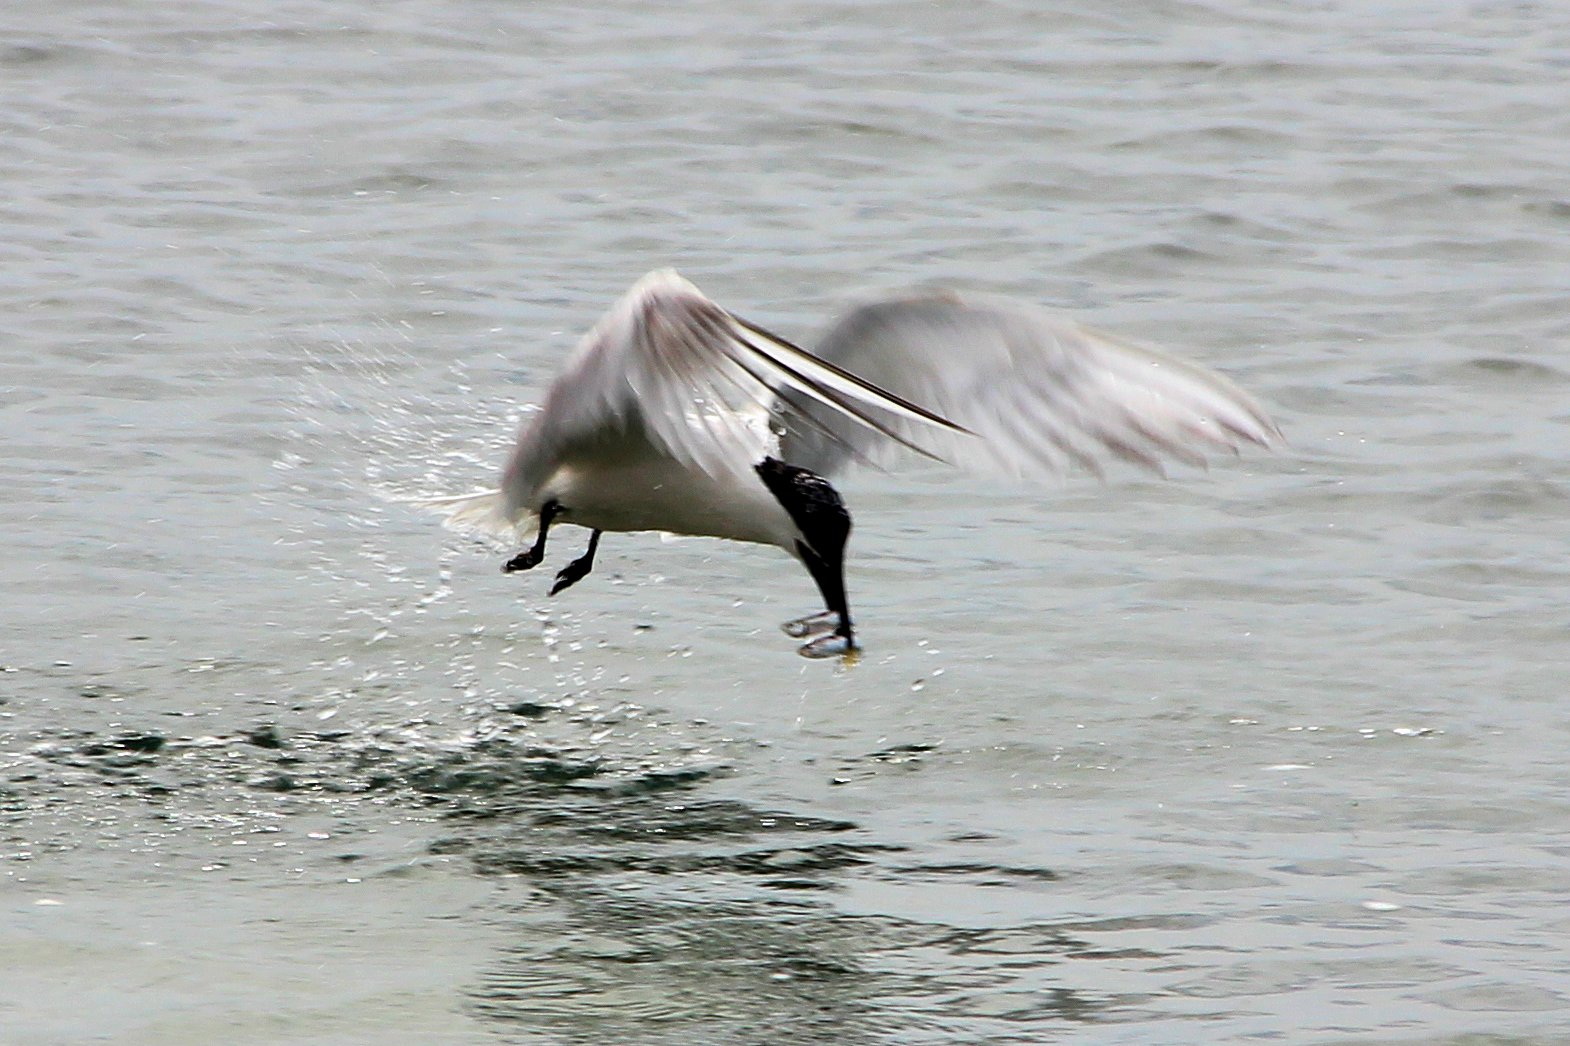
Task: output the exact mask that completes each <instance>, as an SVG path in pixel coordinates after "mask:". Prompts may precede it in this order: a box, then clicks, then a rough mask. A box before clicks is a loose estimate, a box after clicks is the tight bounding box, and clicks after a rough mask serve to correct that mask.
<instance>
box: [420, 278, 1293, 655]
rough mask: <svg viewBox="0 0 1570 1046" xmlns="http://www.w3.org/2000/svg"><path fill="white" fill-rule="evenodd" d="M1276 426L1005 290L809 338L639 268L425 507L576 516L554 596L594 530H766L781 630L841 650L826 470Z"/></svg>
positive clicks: (1201, 377) (593, 540)
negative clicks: (778, 575) (468, 474)
mask: <svg viewBox="0 0 1570 1046" xmlns="http://www.w3.org/2000/svg"><path fill="white" fill-rule="evenodd" d="M1279 439H1280V430H1279V429H1278V428H1277V427H1276V425H1275V423H1274V422H1272V421H1271V420H1270V418H1269V417H1268V416H1267V415H1266V413H1265V412H1264V411H1263V410H1262V409H1261V408H1260V407H1259V405H1258V404H1256V403H1255V402H1254V400H1253V399H1252V398H1251V397H1250V396H1249V395H1248V394H1247V393H1245V392H1244V391H1243V390H1242V389H1240V388H1239V387H1238V386H1237V385H1235V384H1234V383H1233V382H1232V381H1230V380H1229V379H1227V378H1225V377H1223V376H1221V375H1220V374H1218V373H1216V372H1214V371H1212V370H1210V369H1208V368H1205V367H1203V366H1199V365H1197V364H1194V363H1190V362H1186V361H1183V360H1180V359H1178V358H1177V357H1174V356H1171V355H1169V354H1167V353H1165V352H1162V351H1161V350H1158V349H1155V348H1152V347H1149V346H1144V345H1141V344H1136V343H1133V342H1129V341H1124V340H1121V339H1118V338H1116V337H1113V336H1111V335H1107V334H1103V333H1100V332H1097V331H1095V330H1092V329H1090V328H1088V327H1085V326H1082V325H1081V324H1079V323H1078V322H1076V321H1075V320H1074V319H1072V318H1070V317H1067V316H1064V315H1061V314H1058V313H1055V312H1052V311H1049V310H1047V309H1045V308H1042V307H1038V306H1035V305H1030V304H1026V303H1024V302H1020V301H1016V300H1013V299H1010V298H1005V297H1000V296H995V295H989V294H982V293H976V292H969V291H959V290H954V289H951V288H947V287H937V286H927V287H917V288H914V289H910V290H905V291H900V292H896V293H892V294H885V295H883V296H879V297H875V298H871V299H869V300H865V301H863V302H861V303H860V304H857V305H855V306H854V307H852V308H851V309H850V310H849V311H847V312H845V313H844V314H843V315H841V316H840V317H839V318H838V319H837V320H836V321H835V322H833V323H832V324H831V326H830V327H829V328H828V330H827V332H826V333H825V334H824V335H823V336H822V338H821V339H820V340H818V341H817V343H816V346H815V348H814V349H813V350H812V351H808V350H807V349H804V348H802V347H800V346H799V345H796V344H794V343H793V342H791V341H788V340H786V339H785V338H783V337H781V336H780V335H778V334H775V333H773V332H771V331H769V330H766V329H764V328H763V327H760V326H758V325H757V324H755V323H752V322H750V321H748V320H746V319H743V318H742V317H741V316H739V315H737V314H735V313H732V312H730V311H728V310H727V309H725V308H723V307H721V306H720V305H719V304H717V303H716V302H714V301H713V300H711V299H710V298H709V297H708V296H706V295H705V294H704V293H703V292H702V291H700V290H699V289H698V288H697V287H696V286H694V285H693V284H692V283H690V282H689V281H688V280H686V279H685V278H684V277H682V276H681V275H680V274H678V273H677V272H675V271H674V270H672V269H661V270H657V271H654V272H651V273H649V274H648V275H646V276H644V277H643V278H642V279H640V280H638V281H637V282H636V283H635V284H634V285H633V286H632V287H631V289H630V290H628V291H627V292H626V294H625V295H624V296H623V297H622V298H621V299H620V300H619V301H617V302H616V303H615V304H614V305H613V306H612V307H611V308H610V310H609V311H608V312H607V313H606V314H605V315H604V316H603V318H601V319H600V321H599V322H598V323H597V324H595V326H594V327H593V329H591V330H590V331H589V332H588V334H587V335H585V336H584V337H583V339H582V340H581V341H580V342H579V343H578V345H577V347H576V348H575V349H573V350H572V352H571V353H570V355H568V357H567V358H566V360H565V361H564V363H563V365H562V368H561V371H560V373H559V375H558V376H557V377H556V379H555V381H554V382H553V383H552V384H551V386H550V388H549V389H548V391H547V392H546V393H545V398H544V402H543V404H542V405H541V406H540V408H539V409H538V410H537V411H536V412H534V413H533V415H532V416H531V417H530V418H529V419H528V420H527V422H526V423H525V424H524V425H523V426H522V427H521V429H520V431H519V433H518V436H517V441H516V443H515V445H514V446H513V449H512V452H511V454H510V456H509V457H508V459H507V461H506V464H505V466H504V467H503V469H502V471H501V479H500V483H499V485H498V486H496V487H494V488H491V489H487V490H482V491H479V492H477V493H473V494H464V495H458V496H454V497H444V498H436V499H432V500H430V501H429V502H427V504H429V505H430V506H431V507H435V508H437V509H439V510H441V511H442V512H444V513H445V514H446V516H447V519H448V522H449V524H451V525H454V526H457V527H459V528H463V527H477V528H479V529H486V530H490V531H493V532H496V533H503V534H508V535H511V536H513V537H514V538H515V539H517V540H522V541H527V540H528V539H529V537H530V536H531V534H532V536H533V541H532V543H531V544H529V545H528V547H527V548H524V549H523V550H522V551H520V552H518V553H517V554H516V555H513V556H511V557H510V558H508V559H507V560H506V562H505V563H504V564H503V566H502V569H503V570H504V571H505V572H507V573H509V574H510V573H516V572H519V571H526V570H531V569H533V568H534V567H537V566H539V565H540V563H542V562H543V561H544V559H545V553H546V544H547V538H548V536H549V535H550V534H551V533H552V530H553V528H554V527H556V526H559V525H561V524H564V523H567V524H573V525H576V526H578V527H581V528H586V529H588V530H589V540H588V547H587V549H586V550H585V551H584V552H583V554H582V555H580V556H578V557H577V558H575V559H573V560H572V561H570V562H569V563H567V565H566V566H565V567H563V568H562V569H561V570H560V571H559V572H558V573H557V574H556V577H555V580H554V582H553V584H552V585H551V588H550V595H552V596H555V595H557V594H558V593H560V592H562V591H564V590H565V589H568V588H570V587H572V586H573V585H576V584H577V583H578V582H580V581H582V580H583V579H584V578H585V577H587V576H588V575H589V573H590V572H591V570H592V569H593V567H594V562H595V554H596V553H597V552H598V550H599V545H600V537H601V535H602V534H603V533H605V532H606V531H612V532H629V531H662V532H668V533H674V534H682V535H696V536H708V537H717V538H727V539H730V540H733V541H745V542H754V543H759V544H764V545H776V546H778V547H779V548H781V549H783V550H784V551H785V552H786V553H788V554H789V555H790V556H791V557H793V558H794V559H796V560H797V561H798V562H800V563H801V564H802V566H804V567H805V568H806V570H807V572H808V574H810V575H811V577H812V580H813V581H814V582H815V583H816V586H817V588H818V592H819V595H820V596H821V597H822V600H823V604H824V609H823V610H822V611H818V612H815V613H812V614H808V615H806V616H804V617H801V618H796V619H794V620H791V621H788V622H786V623H785V624H784V625H783V626H782V627H783V629H784V630H785V632H786V633H787V634H788V635H790V636H792V637H793V638H796V639H802V640H806V642H804V643H803V644H802V645H801V646H800V647H799V652H800V653H801V654H803V655H804V656H806V657H809V658H830V657H835V656H840V657H844V658H852V657H854V656H855V655H856V653H857V652H858V651H859V649H860V647H859V644H858V641H857V635H856V631H855V628H854V625H853V623H852V618H851V612H850V607H849V603H848V599H847V595H846V587H845V574H844V561H845V549H846V543H847V541H848V539H849V536H850V530H851V516H850V512H849V510H848V509H847V508H846V505H845V502H844V499H843V498H842V497H841V496H840V494H839V492H838V491H837V490H836V489H835V488H834V487H833V485H832V484H831V483H830V481H829V480H830V477H832V476H834V475H836V474H838V473H840V472H841V471H843V470H845V469H846V468H847V467H849V466H852V465H865V466H870V467H874V468H884V469H886V468H889V467H892V466H893V465H895V464H898V463H899V462H901V461H902V460H907V459H918V460H919V459H922V458H926V459H933V460H936V461H940V462H944V463H947V464H949V465H952V466H956V467H959V468H962V469H967V470H971V471H976V472H980V473H983V474H988V475H994V476H1000V477H1007V478H1010V479H1014V480H1025V481H1032V480H1046V479H1053V478H1057V477H1060V476H1062V475H1063V474H1065V473H1066V472H1069V471H1071V470H1074V469H1079V470H1084V471H1088V472H1090V473H1092V474H1094V475H1097V476H1100V475H1102V473H1103V465H1104V463H1106V462H1109V461H1112V460H1118V459H1121V460H1123V461H1127V462H1130V463H1132V464H1134V465H1136V466H1140V467H1143V468H1145V469H1148V470H1152V471H1156V472H1158V473H1161V472H1162V471H1163V470H1162V463H1163V462H1164V461H1167V460H1174V461H1178V462H1183V463H1186V464H1190V465H1199V466H1202V465H1203V464H1204V463H1205V461H1206V456H1205V455H1206V452H1207V451H1230V452H1233V453H1236V452H1237V451H1239V450H1240V449H1241V448H1243V447H1244V446H1246V445H1250V444H1252V445H1257V446H1260V447H1265V448H1270V447H1272V446H1273V445H1274V444H1275V443H1277V441H1278V440H1279Z"/></svg>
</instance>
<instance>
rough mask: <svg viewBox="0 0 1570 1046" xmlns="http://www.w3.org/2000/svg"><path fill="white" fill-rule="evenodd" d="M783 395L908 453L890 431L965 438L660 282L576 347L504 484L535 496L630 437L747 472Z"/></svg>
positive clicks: (660, 278) (768, 446)
mask: <svg viewBox="0 0 1570 1046" xmlns="http://www.w3.org/2000/svg"><path fill="white" fill-rule="evenodd" d="M784 394H789V395H790V396H791V397H792V402H797V403H802V404H811V406H812V407H813V409H815V410H818V411H822V412H823V413H824V414H826V415H831V416H833V417H834V418H835V419H836V420H837V422H838V423H840V424H843V425H845V426H846V427H848V428H850V429H858V428H865V429H867V430H868V431H869V432H871V433H873V434H874V435H875V436H876V437H877V438H878V439H882V440H888V441H892V442H894V443H896V444H900V443H904V444H907V445H909V444H910V441H909V440H908V439H907V438H906V437H905V436H904V435H903V433H902V431H901V430H899V429H897V428H896V427H895V426H896V425H906V426H910V427H912V428H927V429H933V430H934V431H946V432H949V433H959V432H961V431H962V430H960V429H959V428H958V427H957V426H955V425H953V424H951V423H949V422H947V421H945V420H944V419H943V418H941V417H939V416H937V415H936V414H933V413H931V412H930V411H927V410H924V409H922V408H920V407H917V406H915V405H914V404H911V403H908V402H906V401H905V400H903V399H901V398H900V397H898V396H891V395H889V394H887V393H886V392H884V391H882V390H880V389H878V388H877V387H876V386H874V385H872V384H870V383H869V382H867V381H864V380H862V379H861V378H859V377H856V376H855V375H853V374H849V373H847V372H846V371H844V370H843V369H841V368H840V367H838V366H835V365H833V364H831V363H826V362H824V361H822V360H820V359H818V358H817V357H815V356H813V355H811V354H810V353H807V352H804V351H803V350H801V349H800V348H798V347H796V346H795V345H792V344H791V343H790V342H787V341H785V340H784V339H782V338H779V337H776V336H775V335H773V334H770V333H768V332H767V331H765V330H762V329H761V328H758V327H755V326H753V325H751V324H749V323H747V322H746V321H744V320H741V319H738V318H737V317H735V316H732V315H731V314H730V313H728V312H726V311H725V310H724V309H722V308H720V307H719V306H718V305H716V304H715V303H714V302H712V301H710V300H709V299H708V298H707V297H705V296H704V295H703V293H702V292H701V291H699V290H698V289H697V288H696V287H694V286H693V285H692V284H691V283H688V282H687V281H686V280H684V279H682V278H681V277H680V276H678V275H677V274H676V273H674V272H671V271H669V270H666V271H661V272H655V273H650V274H649V275H648V276H645V277H644V278H643V279H642V280H640V281H639V282H638V283H637V284H636V285H635V286H634V287H633V288H632V290H631V291H629V292H628V293H627V294H626V296H624V297H623V298H622V299H621V301H619V302H617V303H616V305H615V306H613V307H612V309H611V311H610V312H609V313H607V314H606V316H605V318H604V319H602V320H601V321H600V322H599V324H598V325H596V326H595V328H594V329H593V330H592V331H590V332H589V334H588V335H587V336H586V337H585V338H584V340H583V342H582V343H580V344H579V346H578V348H577V349H576V350H575V351H574V353H573V356H572V357H571V358H570V359H569V360H568V362H567V365H566V367H565V368H564V371H563V373H562V375H561V377H560V378H558V379H557V380H556V383H555V384H554V385H552V387H551V390H550V393H549V395H548V396H547V398H546V402H545V404H544V407H543V408H542V410H541V412H540V413H539V414H538V415H537V416H536V418H535V419H534V422H533V424H532V425H531V426H530V429H529V431H528V432H527V433H526V434H525V436H524V437H523V438H522V439H521V440H520V443H519V448H518V451H517V452H516V454H515V459H514V462H513V463H512V464H510V465H509V475H508V481H507V482H508V484H509V485H512V484H514V483H519V484H520V485H521V486H523V487H528V486H531V485H532V483H536V482H539V481H540V480H542V479H543V474H544V473H547V472H548V471H549V470H550V469H551V468H554V467H555V464H556V463H558V462H560V461H561V460H562V458H563V456H564V453H565V452H567V451H568V450H569V448H574V447H585V446H588V445H592V444H594V443H596V442H600V443H605V444H608V445H610V444H614V443H615V442H616V441H618V440H620V439H623V438H624V437H625V436H626V434H628V433H629V432H636V433H638V434H639V435H640V436H641V437H642V438H644V439H647V440H648V441H649V442H651V443H653V444H655V445H657V446H659V447H660V448H661V449H663V450H664V451H665V452H666V453H668V454H670V455H671V456H672V457H674V458H676V459H677V460H680V461H682V462H685V463H687V464H690V465H692V466H695V467H697V468H699V469H702V470H703V471H704V472H707V473H709V474H710V475H719V474H721V473H727V472H734V471H736V470H737V469H738V468H747V467H750V466H751V465H753V464H756V463H757V462H759V461H761V460H762V459H763V458H764V456H765V455H767V454H771V453H774V452H775V448H774V446H773V443H774V438H775V437H774V435H773V433H772V432H771V430H770V426H769V423H768V422H769V415H770V412H771V410H773V409H774V408H775V406H776V405H777V403H778V399H777V397H779V396H781V395H784ZM808 424H810V422H809V423H808ZM911 449H919V448H917V447H915V446H912V447H911ZM531 470H532V471H533V472H536V473H540V474H541V475H539V476H538V477H536V476H533V475H531V474H530V473H531Z"/></svg>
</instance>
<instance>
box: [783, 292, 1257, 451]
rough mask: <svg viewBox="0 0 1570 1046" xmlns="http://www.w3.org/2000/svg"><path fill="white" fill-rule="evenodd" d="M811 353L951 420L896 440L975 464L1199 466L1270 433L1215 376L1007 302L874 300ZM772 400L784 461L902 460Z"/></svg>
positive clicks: (817, 415) (885, 443)
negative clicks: (947, 425) (1114, 461)
mask: <svg viewBox="0 0 1570 1046" xmlns="http://www.w3.org/2000/svg"><path fill="white" fill-rule="evenodd" d="M816 352H817V355H818V356H820V357H821V358H822V359H824V360H825V361H828V362H832V363H835V364H838V365H839V366H841V367H843V368H845V369H846V370H849V371H854V372H855V373H856V374H857V375H859V376H860V377H862V378H864V379H866V380H867V381H868V382H870V383H872V384H875V385H877V386H878V387H880V388H881V389H883V390H884V391H886V392H888V393H890V394H892V395H895V396H898V397H901V398H903V399H906V400H908V401H911V402H914V403H919V404H921V405H922V406H923V407H925V408H927V409H928V410H930V411H932V412H934V413H936V414H939V415H941V416H942V417H944V418H946V419H948V420H949V421H951V422H953V423H954V424H955V426H956V429H950V430H947V431H945V430H939V429H935V428H932V427H931V426H923V427H921V428H920V429H918V428H915V427H913V426H911V425H910V423H909V422H908V421H906V420H905V419H904V418H896V419H892V420H891V421H890V423H889V426H888V427H889V428H890V429H891V430H893V432H894V434H895V436H896V437H898V438H899V441H900V442H916V443H919V445H920V446H921V447H922V448H923V449H924V450H926V451H927V452H929V453H930V454H931V455H933V456H936V457H940V458H942V459H944V460H946V461H949V462H951V463H953V464H955V465H958V466H961V467H966V468H971V469H976V470H980V471H983V472H992V473H1002V474H1004V475H1009V476H1015V477H1021V478H1045V477H1056V476H1060V475H1062V474H1063V473H1064V472H1066V471H1068V470H1070V469H1071V468H1075V467H1078V468H1082V469H1085V470H1087V471H1090V472H1092V473H1095V474H1097V475H1100V474H1101V471H1102V463H1103V462H1104V461H1106V460H1108V459H1110V458H1121V459H1123V460H1126V461H1130V462H1132V463H1134V464H1136V465H1139V466H1142V467H1145V468H1148V469H1151V470H1154V471H1157V472H1159V471H1160V470H1161V463H1162V460H1163V459H1175V460H1178V461H1182V462H1186V463H1189V464H1196V465H1202V464H1203V463H1204V452H1205V451H1207V450H1230V451H1236V450H1237V449H1238V448H1239V447H1241V446H1242V445H1244V444H1248V443H1254V444H1259V445H1264V446H1268V445H1269V444H1271V443H1272V442H1274V441H1275V440H1277V439H1278V438H1279V436H1280V433H1279V432H1278V431H1277V429H1276V427H1275V425H1274V424H1273V423H1272V422H1271V421H1270V419H1269V418H1268V417H1267V416H1266V415H1265V413H1264V412H1263V411H1262V410H1261V409H1260V408H1259V407H1258V405H1256V404H1255V403H1254V401H1253V400H1252V399H1250V398H1249V396H1248V395H1247V394H1246V393H1245V392H1243V391H1242V390H1241V389H1239V388H1238V387H1237V386H1236V385H1234V384H1233V383H1232V382H1231V381H1229V380H1227V379H1226V378H1224V377H1222V376H1221V375H1219V374H1216V373H1215V372H1213V371H1210V370H1208V369H1206V368H1203V367H1199V366H1197V365H1194V364H1191V363H1187V362H1184V361H1182V360H1179V359H1177V358H1175V357H1172V356H1168V355H1166V354H1165V353H1162V352H1160V351H1158V350H1155V349H1152V348H1148V347H1144V346H1140V345H1135V344H1131V343H1129V342H1124V341H1120V340H1117V339H1114V338H1112V337H1110V336H1108V335H1105V334H1100V333H1098V332H1096V331H1093V330H1090V329H1088V328H1086V327H1082V326H1080V325H1079V324H1078V323H1075V322H1073V321H1072V320H1069V319H1066V318H1063V317H1060V316H1056V315H1053V314H1052V313H1049V312H1047V311H1045V310H1043V309H1038V308H1034V307H1031V306H1027V305H1023V304H1020V303H1018V302H1014V301H1010V300H1008V299H1003V298H994V297H988V296H984V295H970V294H964V295H961V294H957V293H954V292H950V291H943V290H926V291H918V292H913V293H910V294H907V295H903V296H900V297H895V298H890V299H885V300H880V301H875V302H871V303H868V304H866V305H862V306H860V307H859V308H856V309H853V310H852V311H850V312H849V313H847V314H846V315H845V316H844V317H842V318H841V319H840V320H839V321H838V322H837V323H835V325H834V326H833V327H832V328H831V329H830V330H829V331H828V333H827V334H826V335H825V336H824V338H823V340H822V342H821V343H820V344H819V346H818V348H817V350H816ZM782 400H783V403H782V404H781V409H782V411H783V412H784V414H785V416H786V428H785V436H784V438H783V440H782V444H781V448H780V449H781V456H782V457H783V458H784V459H785V460H786V461H789V462H791V463H792V464H796V465H801V466H803V467H805V468H809V469H812V470H813V471H814V472H818V473H820V474H825V475H826V474H829V473H832V472H833V471H835V470H836V469H839V468H841V467H843V466H844V465H846V464H847V463H849V462H852V461H867V462H870V463H873V464H877V465H886V464H889V463H891V461H892V460H893V459H895V458H897V457H899V456H900V455H899V454H898V453H897V452H898V451H899V450H900V448H899V445H898V444H897V443H895V442H893V441H891V440H889V439H888V438H886V437H885V436H884V435H883V434H882V433H879V432H877V431H875V430H872V429H869V428H868V427H867V426H864V425H848V424H846V423H845V421H844V420H843V419H842V418H841V417H839V416H837V415H836V414H835V412H833V411H831V410H825V409H824V408H823V406H822V405H821V404H819V403H815V402H810V401H807V400H805V399H803V398H801V397H799V396H797V395H796V394H795V393H793V392H787V393H785V394H784V395H783V396H782ZM958 427H962V428H963V430H964V431H958ZM975 437H979V438H975ZM891 452H895V453H891Z"/></svg>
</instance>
